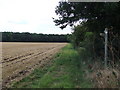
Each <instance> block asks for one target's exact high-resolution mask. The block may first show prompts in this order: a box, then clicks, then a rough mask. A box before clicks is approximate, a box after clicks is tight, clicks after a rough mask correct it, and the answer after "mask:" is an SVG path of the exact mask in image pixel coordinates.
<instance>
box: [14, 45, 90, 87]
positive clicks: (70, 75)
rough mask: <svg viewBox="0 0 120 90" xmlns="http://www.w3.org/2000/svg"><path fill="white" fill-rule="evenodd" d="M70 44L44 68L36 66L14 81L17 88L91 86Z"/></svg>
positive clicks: (83, 66)
mask: <svg viewBox="0 0 120 90" xmlns="http://www.w3.org/2000/svg"><path fill="white" fill-rule="evenodd" d="M81 62H82V61H81V60H80V59H79V55H78V53H77V51H76V50H74V49H73V47H72V46H71V44H68V45H67V46H65V47H64V48H63V49H62V50H61V51H60V52H59V53H58V54H56V56H55V57H54V59H53V60H51V62H50V63H49V64H48V65H47V66H45V67H44V68H37V69H35V70H34V71H33V73H31V74H30V75H29V76H28V77H26V78H24V79H23V80H21V81H19V82H17V83H14V84H13V86H12V87H17V88H91V87H92V84H91V82H90V81H89V80H88V79H87V78H86V75H85V69H86V67H85V65H83V64H82V63H81Z"/></svg>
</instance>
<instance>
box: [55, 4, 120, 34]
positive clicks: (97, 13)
mask: <svg viewBox="0 0 120 90" xmlns="http://www.w3.org/2000/svg"><path fill="white" fill-rule="evenodd" d="M55 13H56V14H57V15H59V18H58V19H55V18H53V19H54V22H55V24H56V25H57V26H60V28H61V29H64V28H65V27H66V26H67V25H70V26H72V25H74V23H76V22H78V21H80V20H83V21H85V22H86V25H87V27H89V31H94V32H101V31H102V30H103V29H104V28H105V27H107V28H109V27H111V26H112V27H113V29H114V31H115V32H119V29H120V23H119V22H120V2H114V3H113V2H79V3H78V2H59V5H58V6H57V7H56V9H55Z"/></svg>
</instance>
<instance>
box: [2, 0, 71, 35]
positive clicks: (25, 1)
mask: <svg viewBox="0 0 120 90" xmlns="http://www.w3.org/2000/svg"><path fill="white" fill-rule="evenodd" d="M59 1H60V0H0V31H12V32H30V33H44V34H67V33H71V29H70V27H67V28H66V29H64V30H61V29H60V28H59V26H55V23H54V22H53V19H52V17H57V16H56V14H55V12H54V11H55V7H56V6H57V5H58V2H59Z"/></svg>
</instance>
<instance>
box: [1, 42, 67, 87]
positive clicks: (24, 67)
mask: <svg viewBox="0 0 120 90" xmlns="http://www.w3.org/2000/svg"><path fill="white" fill-rule="evenodd" d="M66 44H67V43H29V42H28V43H23V42H3V43H2V60H1V61H0V64H2V79H3V81H2V85H3V87H9V85H10V83H12V82H15V81H19V80H21V79H22V78H23V77H25V76H27V75H29V74H30V73H31V71H32V70H34V68H36V67H38V66H40V67H41V68H42V67H43V66H44V65H45V64H47V63H48V62H49V61H50V60H51V59H52V57H53V56H54V55H55V54H56V53H57V52H58V51H59V50H60V49H61V48H62V47H64V46H65V45H66Z"/></svg>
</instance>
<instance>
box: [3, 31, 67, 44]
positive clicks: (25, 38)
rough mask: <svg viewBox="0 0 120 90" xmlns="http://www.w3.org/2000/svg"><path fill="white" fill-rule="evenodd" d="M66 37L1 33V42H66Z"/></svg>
mask: <svg viewBox="0 0 120 90" xmlns="http://www.w3.org/2000/svg"><path fill="white" fill-rule="evenodd" d="M68 35H69V34H66V35H63V34H61V35H58V34H36V33H28V32H23V33H19V32H2V42H68V39H67V36H68Z"/></svg>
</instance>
